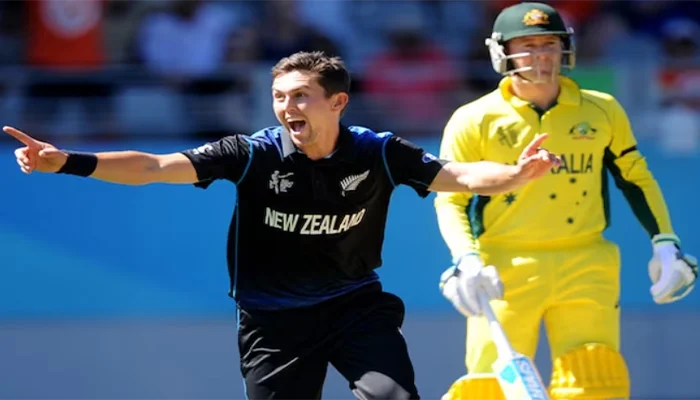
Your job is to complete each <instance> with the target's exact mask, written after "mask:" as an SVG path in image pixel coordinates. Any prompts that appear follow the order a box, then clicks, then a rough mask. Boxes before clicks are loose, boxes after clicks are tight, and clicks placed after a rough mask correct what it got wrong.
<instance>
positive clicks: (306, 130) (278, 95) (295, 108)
mask: <svg viewBox="0 0 700 400" xmlns="http://www.w3.org/2000/svg"><path fill="white" fill-rule="evenodd" d="M343 96H344V97H343ZM343 101H344V102H345V103H347V94H345V93H337V94H334V95H332V96H329V97H328V96H326V92H325V90H324V89H323V87H321V85H319V83H318V77H317V75H316V74H313V73H309V72H305V71H292V72H288V73H285V74H282V75H278V76H277V77H276V78H275V79H274V81H273V83H272V106H273V109H274V111H275V116H277V120H279V122H280V124H281V125H282V126H284V127H285V128H287V130H288V131H289V133H290V136H291V138H292V141H293V142H294V144H295V145H296V146H303V145H308V144H311V143H313V142H314V141H316V139H317V138H318V134H319V133H322V132H327V131H328V130H329V129H333V128H334V127H337V125H338V123H339V122H340V112H341V111H342V109H343V107H344V104H345V103H343Z"/></svg>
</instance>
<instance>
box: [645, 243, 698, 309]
mask: <svg viewBox="0 0 700 400" xmlns="http://www.w3.org/2000/svg"><path fill="white" fill-rule="evenodd" d="M651 243H652V246H653V248H654V255H653V257H652V258H651V260H650V261H649V278H651V282H652V286H651V289H650V292H651V296H652V297H653V298H654V302H656V303H657V304H667V303H673V302H675V301H678V300H680V299H682V298H683V297H685V296H687V295H688V294H689V293H690V292H691V291H692V290H693V288H694V287H695V280H696V279H697V277H698V260H697V259H696V258H695V257H693V256H691V255H688V254H684V253H683V252H682V251H681V250H680V240H679V239H678V237H677V236H675V235H669V234H661V235H656V236H654V237H653V238H652V241H651Z"/></svg>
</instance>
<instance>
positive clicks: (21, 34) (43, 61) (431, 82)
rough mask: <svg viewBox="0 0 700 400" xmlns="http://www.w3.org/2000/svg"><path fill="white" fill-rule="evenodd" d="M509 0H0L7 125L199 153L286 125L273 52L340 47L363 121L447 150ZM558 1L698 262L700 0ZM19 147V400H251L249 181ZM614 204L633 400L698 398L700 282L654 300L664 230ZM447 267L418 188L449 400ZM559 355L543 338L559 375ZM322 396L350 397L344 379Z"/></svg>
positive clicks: (2, 246)
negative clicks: (241, 208)
mask: <svg viewBox="0 0 700 400" xmlns="http://www.w3.org/2000/svg"><path fill="white" fill-rule="evenodd" d="M508 3H511V2H510V1H500V0H499V1H496V0H492V1H490V2H485V1H482V2H477V1H475V2H459V1H417V0H416V1H381V2H376V1H311V0H306V1H275V2H269V1H268V2H266V1H237V2H224V1H208V2H207V1H200V2H197V1H186V2H180V1H161V0H158V1H156V0H147V1H92V0H41V1H39V0H35V1H10V2H1V3H0V43H2V46H0V63H1V65H0V117H1V118H0V120H1V121H2V123H3V124H4V125H13V126H16V127H18V128H20V129H25V130H27V131H28V132H30V133H32V134H34V135H35V136H36V137H38V138H39V139H45V140H50V141H53V142H54V143H55V144H56V145H57V146H59V147H68V148H72V149H79V150H107V149H138V150H145V151H154V152H169V151H175V150H180V149H184V148H189V147H193V146H196V145H199V144H201V143H202V142H203V141H206V140H210V139H216V138H218V137H220V136H222V135H225V134H227V133H229V132H234V131H240V132H252V131H254V130H256V129H258V128H261V127H264V126H268V125H271V124H274V123H275V121H274V117H273V115H272V113H271V112H270V96H269V84H270V79H269V67H270V65H271V63H274V62H275V61H276V60H277V59H278V58H279V57H282V56H284V55H287V54H289V53H291V52H294V51H296V50H302V49H324V50H326V51H329V52H334V53H337V54H340V55H342V56H344V57H345V58H346V60H347V63H348V65H349V67H350V68H351V70H352V72H353V74H354V76H355V83H354V86H353V97H352V102H351V107H350V109H349V111H348V114H347V115H346V118H345V121H346V122H347V123H351V124H358V125H367V126H370V127H372V128H374V129H391V130H393V131H394V132H395V133H397V134H399V135H402V136H405V137H408V138H410V139H411V140H414V141H415V142H416V143H418V144H420V145H423V146H424V147H426V148H427V149H430V150H433V151H437V148H438V145H439V139H440V134H441V129H442V126H443V125H444V123H445V121H446V119H447V118H448V117H449V114H450V113H451V111H452V110H453V109H454V108H455V107H456V106H458V105H459V104H462V103H464V102H467V101H469V100H471V99H474V98H476V97H478V96H479V95H481V94H483V93H486V92H487V91H490V90H491V88H492V87H493V85H495V83H496V82H497V80H498V76H496V75H495V74H494V73H493V72H492V70H491V69H490V65H489V63H488V61H487V58H486V57H487V52H486V50H485V48H484V47H483V39H484V38H485V37H486V36H488V34H489V29H490V24H491V21H492V20H493V17H494V16H495V12H497V10H498V9H499V8H500V7H502V6H503V5H506V4H508ZM550 3H552V4H553V5H555V6H560V7H562V10H564V15H565V17H566V18H567V20H568V21H569V23H570V24H572V25H573V26H574V28H575V29H576V31H577V32H578V33H579V36H578V40H577V44H578V46H579V66H578V68H577V70H576V72H575V74H574V76H575V77H576V78H577V79H578V80H579V82H580V84H581V86H582V87H584V88H592V89H601V90H605V91H609V92H611V93H613V94H615V95H616V96H617V97H618V98H619V99H620V101H621V102H622V104H623V105H624V106H625V107H626V108H627V110H628V112H629V114H630V118H631V120H632V124H633V127H634V128H635V130H636V133H637V135H638V137H639V140H640V148H641V149H642V151H643V152H645V153H646V155H647V158H648V162H649V164H650V166H651V168H652V169H653V171H654V173H655V175H656V177H657V179H658V180H659V181H660V183H661V186H662V188H663V190H664V192H665V194H666V199H667V202H668V205H669V207H670V209H671V212H672V216H673V217H674V224H675V228H676V230H677V232H678V234H679V235H680V236H681V238H683V239H684V244H685V247H686V249H687V250H688V251H690V252H694V253H695V254H698V253H700V238H698V236H697V235H696V232H694V229H695V228H696V225H697V224H698V222H700V221H699V219H698V213H697V205H696V203H697V201H698V198H699V197H700V187H699V185H700V173H699V172H698V161H700V153H699V151H700V125H699V117H698V106H700V102H698V96H699V95H698V93H700V92H699V91H698V90H694V89H696V88H697V86H698V83H697V82H698V77H700V70H698V69H697V68H696V67H697V66H698V63H697V61H698V59H697V55H698V43H699V41H700V34H699V33H700V26H699V25H698V23H699V22H700V17H699V15H700V4H698V3H697V2H690V1H688V2H686V1H681V2H677V1H625V2H616V1H606V2H598V1H554V2H550ZM16 146H17V143H14V142H13V141H11V140H10V138H7V137H2V138H0V154H1V156H0V179H1V181H2V187H3V190H2V194H1V195H0V196H1V197H0V198H1V199H2V200H0V201H1V203H0V204H1V205H2V207H0V252H1V254H2V256H1V257H0V276H1V278H0V398H16V399H20V398H52V399H58V398H72V399H78V398H134V399H135V398H198V399H214V398H243V397H244V394H243V390H242V382H241V379H240V373H239V371H238V354H237V348H236V336H235V334H236V331H235V330H236V327H235V319H234V315H235V314H234V306H233V303H232V302H231V301H230V300H229V299H228V298H227V297H226V290H227V283H228V281H227V274H226V267H225V254H224V251H225V248H224V246H225V236H226V230H227V227H228V222H229V218H230V215H231V212H232V206H233V199H234V196H235V189H234V188H233V187H232V186H231V185H227V184H224V183H221V184H216V185H214V186H213V187H212V188H211V189H210V190H208V191H206V192H205V191H200V190H197V189H194V188H191V187H187V186H166V185H153V186H147V187H126V186H116V185H109V184H106V183H100V182H96V181H90V180H82V179H79V178H75V177H67V176H46V175H43V176H42V175H32V176H25V175H23V174H21V173H20V172H19V170H18V168H17V166H16V164H15V161H14V157H13V155H12V150H13V149H14V148H15V147H16ZM612 193H613V219H612V227H611V228H610V229H609V231H608V232H607V234H606V235H607V236H608V237H609V238H611V239H613V240H615V241H617V242H618V243H619V244H620V246H621V248H622V252H623V296H622V299H621V306H622V309H623V352H624V354H625V356H626V357H627V358H628V360H629V363H630V370H631V374H632V381H633V393H634V396H635V398H638V399H642V398H643V399H658V400H663V399H687V400H690V399H696V398H700V385H698V383H697V381H696V380H695V379H696V368H695V366H696V365H697V360H698V359H699V358H700V350H698V346H697V339H696V335H697V332H698V331H699V330H700V294H698V293H697V292H695V293H693V294H692V295H690V296H689V297H688V298H687V299H685V300H684V301H683V302H681V303H678V304H674V305H669V306H663V307H661V306H657V305H655V304H654V303H653V302H652V301H651V298H650V296H649V294H648V287H649V281H648V277H647V271H646V263H647V261H648V258H649V256H650V254H651V253H650V250H651V248H650V244H649V242H648V238H647V237H646V236H645V234H644V233H643V231H642V229H641V226H640V225H639V224H638V222H637V221H636V220H635V219H634V217H633V215H632V213H631V212H630V210H629V208H628V207H627V204H626V202H625V201H624V199H623V198H622V196H621V195H620V194H619V192H617V191H616V190H613V191H612ZM545 223H546V222H545ZM449 259H450V257H449V254H448V251H447V248H446V247H445V245H444V244H443V242H442V239H441V238H440V236H439V233H438V229H437V224H436V221H435V217H434V211H433V206H432V196H431V197H430V198H429V199H428V200H419V199H418V198H417V197H416V196H415V195H414V194H413V193H412V192H411V191H410V189H407V188H401V189H399V190H398V191H397V193H396V194H395V197H394V199H393V205H392V210H391V212H390V215H389V223H388V229H387V240H386V245H385V251H384V262H385V264H384V267H382V268H381V269H380V270H379V272H380V274H381V276H382V278H383V280H384V282H385V285H386V287H387V288H388V290H391V291H393V292H395V293H397V294H398V295H400V296H401V297H402V298H403V299H404V301H405V302H406V305H407V321H406V326H405V329H404V333H405V335H406V337H407V338H408V341H409V345H410V350H411V353H412V355H413V358H414V361H415V364H416V370H417V379H418V384H419V388H420V390H421V393H422V394H423V396H424V398H429V399H436V398H439V396H440V395H441V394H442V393H443V391H444V390H445V389H446V388H447V387H448V385H449V384H450V383H451V382H452V381H453V380H454V379H455V378H457V377H458V376H459V375H461V374H462V373H463V363H462V359H463V349H464V344H463V342H464V321H463V319H462V318H461V317H460V316H459V315H458V314H457V313H456V312H454V311H453V309H452V308H451V306H450V305H449V304H448V303H447V302H446V301H444V300H443V299H442V298H441V296H440V294H439V292H438V289H437V280H438V277H439V274H440V273H441V272H442V270H443V269H444V268H445V267H446V266H447V265H448V263H449ZM544 340H545V338H544V337H543V338H542V341H541V342H542V344H544ZM547 358H548V353H547V351H546V347H541V351H540V353H539V354H538V363H539V365H540V367H541V368H542V370H543V372H544V373H545V375H547V374H548V371H549V361H548V359H547ZM325 394H326V398H330V399H341V398H350V392H349V391H348V390H347V386H346V384H345V382H344V381H343V380H342V379H341V378H340V377H339V376H338V375H337V373H336V372H335V371H333V370H332V368H331V369H330V371H329V380H328V383H327V385H326V393H325Z"/></svg>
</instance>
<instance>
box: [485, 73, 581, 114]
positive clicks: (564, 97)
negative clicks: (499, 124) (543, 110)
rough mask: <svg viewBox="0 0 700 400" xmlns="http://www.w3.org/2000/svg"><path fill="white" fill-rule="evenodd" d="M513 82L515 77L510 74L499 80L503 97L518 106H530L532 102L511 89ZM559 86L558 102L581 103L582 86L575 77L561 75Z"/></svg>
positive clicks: (567, 103)
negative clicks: (515, 93) (516, 94)
mask: <svg viewBox="0 0 700 400" xmlns="http://www.w3.org/2000/svg"><path fill="white" fill-rule="evenodd" d="M512 84H513V78H511V77H510V76H506V77H505V78H503V79H501V81H500V82H499V84H498V89H499V91H500V92H501V96H502V97H503V99H504V100H505V101H507V102H508V103H510V104H511V105H512V106H513V107H516V108H518V107H526V106H529V105H530V103H528V102H527V101H525V100H523V99H521V98H519V97H517V96H515V95H514V94H513V93H512V92H511V91H510V86H511V85H512ZM559 87H560V88H561V90H560V91H559V96H558V97H557V102H556V104H564V105H571V106H576V105H579V103H580V102H581V88H580V87H579V86H578V85H577V84H576V82H574V80H573V79H571V78H569V77H566V76H562V75H560V76H559Z"/></svg>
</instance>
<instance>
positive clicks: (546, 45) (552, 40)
mask: <svg viewBox="0 0 700 400" xmlns="http://www.w3.org/2000/svg"><path fill="white" fill-rule="evenodd" d="M563 47H564V43H563V42H562V40H561V38H560V37H559V36H555V35H541V36H525V37H520V38H515V39H512V40H510V41H509V42H508V48H507V53H508V55H509V56H510V57H511V60H512V61H513V64H514V65H515V69H516V71H517V72H518V73H519V74H520V75H521V76H523V77H525V78H526V79H527V80H529V81H531V82H535V83H550V82H553V81H555V80H556V79H557V77H558V75H559V73H560V71H561V59H562V50H563Z"/></svg>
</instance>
